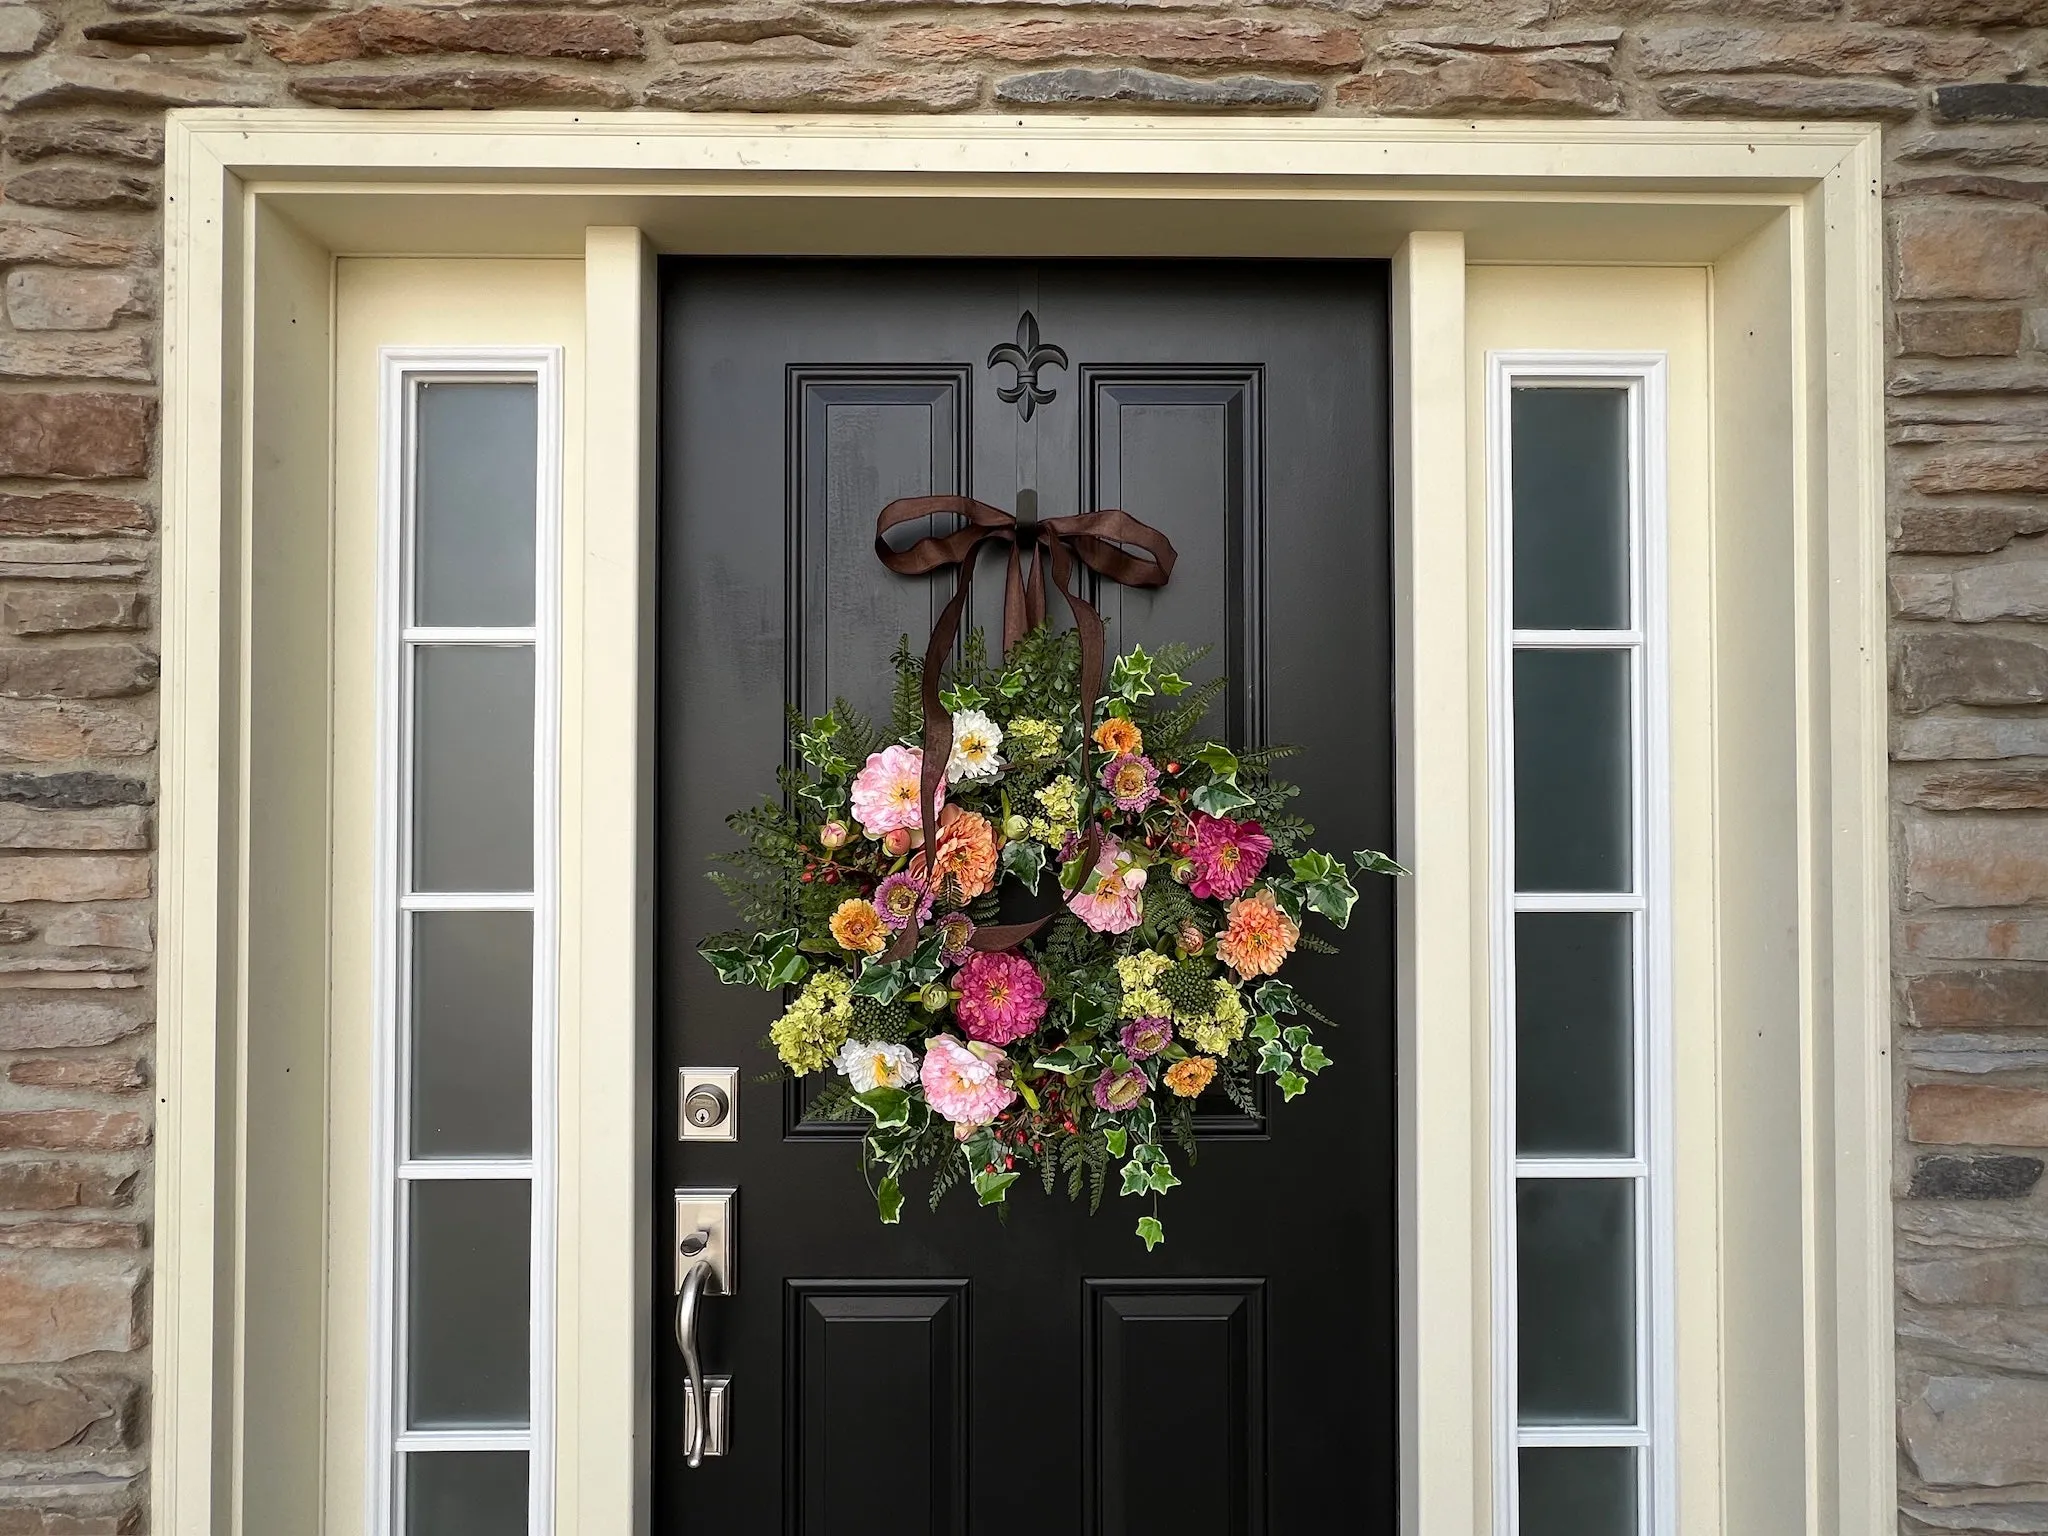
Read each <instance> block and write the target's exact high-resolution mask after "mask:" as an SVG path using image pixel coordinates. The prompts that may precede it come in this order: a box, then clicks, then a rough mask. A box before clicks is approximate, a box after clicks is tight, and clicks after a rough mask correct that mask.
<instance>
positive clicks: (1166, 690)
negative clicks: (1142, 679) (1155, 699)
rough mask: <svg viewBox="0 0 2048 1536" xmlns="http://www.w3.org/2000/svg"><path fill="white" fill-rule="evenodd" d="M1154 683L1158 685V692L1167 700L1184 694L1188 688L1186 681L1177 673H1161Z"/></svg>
mask: <svg viewBox="0 0 2048 1536" xmlns="http://www.w3.org/2000/svg"><path fill="white" fill-rule="evenodd" d="M1154 681H1155V682H1157V683H1158V684H1159V691H1160V692H1161V693H1163V694H1165V695H1166V696H1167V697H1168V698H1172V697H1173V696H1174V695H1175V694H1180V693H1186V692H1187V691H1188V687H1189V684H1188V680H1187V679H1186V678H1184V677H1182V676H1181V675H1180V674H1179V673H1178V672H1162V673H1160V674H1159V676H1158V677H1157V678H1155V679H1154Z"/></svg>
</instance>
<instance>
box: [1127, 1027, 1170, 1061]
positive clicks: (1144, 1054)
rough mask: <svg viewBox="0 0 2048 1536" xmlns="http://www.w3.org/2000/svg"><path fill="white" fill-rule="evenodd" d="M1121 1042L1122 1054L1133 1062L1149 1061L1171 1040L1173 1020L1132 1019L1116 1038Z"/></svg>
mask: <svg viewBox="0 0 2048 1536" xmlns="http://www.w3.org/2000/svg"><path fill="white" fill-rule="evenodd" d="M1117 1038H1118V1039H1119V1040H1120V1041H1122V1042H1123V1048H1124V1054H1125V1055H1126V1056H1128V1057H1130V1058H1131V1060H1133V1061H1150V1060H1151V1059H1152V1058H1153V1057H1154V1056H1157V1055H1158V1054H1159V1053H1160V1052H1161V1051H1163V1050H1165V1049H1166V1047H1167V1045H1168V1044H1169V1043H1170V1042H1171V1041H1172V1039H1173V1020H1171V1019H1161V1018H1144V1019H1133V1020H1131V1022H1130V1023H1128V1024H1126V1025H1125V1026H1124V1027H1123V1032H1122V1033H1121V1034H1120V1035H1118V1036H1117Z"/></svg>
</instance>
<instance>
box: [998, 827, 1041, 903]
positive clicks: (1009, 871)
mask: <svg viewBox="0 0 2048 1536" xmlns="http://www.w3.org/2000/svg"><path fill="white" fill-rule="evenodd" d="M1002 864H1003V873H1004V874H1006V875H1010V876H1013V877H1014V878H1015V879H1017V880H1018V881H1020V882H1021V883H1022V884H1023V886H1024V889H1025V890H1027V891H1029V892H1030V893H1031V894H1032V895H1034V896H1036V895H1037V894H1038V877H1039V876H1040V875H1042V874H1044V873H1045V844H1043V843H1034V842H1032V841H1031V840H1030V839H1029V838H1023V837H1020V838H1017V839H1015V840H1014V841H1012V842H1007V843H1005V844H1003V857H1002Z"/></svg>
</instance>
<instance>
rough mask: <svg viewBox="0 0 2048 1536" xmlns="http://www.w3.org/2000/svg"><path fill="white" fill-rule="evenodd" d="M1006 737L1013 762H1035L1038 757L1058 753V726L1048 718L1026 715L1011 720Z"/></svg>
mask: <svg viewBox="0 0 2048 1536" xmlns="http://www.w3.org/2000/svg"><path fill="white" fill-rule="evenodd" d="M1007 739H1008V741H1009V744H1010V761H1011V762H1013V763H1030V762H1036V761H1038V760H1039V759H1040V758H1047V757H1056V756H1058V755H1059V750H1060V728H1059V727H1058V726H1056V725H1054V724H1053V723H1052V722H1051V721H1050V720H1034V719H1032V718H1031V717H1030V716H1028V715H1027V716H1023V717H1021V718H1019V719H1016V720H1012V721H1011V722H1010V726H1009V731H1008V734H1007Z"/></svg>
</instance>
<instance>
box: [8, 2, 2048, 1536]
mask: <svg viewBox="0 0 2048 1536" xmlns="http://www.w3.org/2000/svg"><path fill="white" fill-rule="evenodd" d="M293 103H298V104H311V105H323V106H341V107H359V108H366V109H374V108H388V107H437V108H479V107H481V108H488V107H513V106H518V107H585V108H588V107H605V108H630V107H635V106H648V107H664V108H678V109H733V108H745V109H756V110H763V111H773V110H783V109H799V108H825V109H834V110H873V111H925V112H967V111H975V110H987V109H994V108H999V107H1030V108H1053V109H1058V108H1074V109H1079V108H1086V109H1114V108H1119V107H1129V108H1133V109H1139V110H1153V111H1156V110H1164V109H1172V108H1191V109H1197V110H1245V111H1269V112H1324V113H1339V114H1343V113H1354V114H1365V113H1381V114H1394V115H1431V116H1466V115H1515V116H1529V115H1544V116H1576V117H1611V116H1620V115H1629V116H1681V117H1715V116H1734V117H1782V118H1862V119H1880V120H1882V121H1883V122H1884V123H1885V124H1886V126H1887V135H1886V138H1887V146H1888V154H1887V177H1888V183H1889V185H1888V194H1889V198H1890V209H1889V221H1888V239H1889V241H1890V248H1889V252H1888V257H1889V266H1888V281H1889V284H1890V291H1891V295H1892V299H1893V304H1892V316H1891V333H1892V338H1891V339H1892V345H1891V363H1890V374H1889V379H1888V395H1889V435H1890V442H1891V444H1892V448H1891V485H1892V503H1891V512H1890V517H1891V533H1892V546H1893V549H1894V550H1895V552H1896V553H1895V556H1894V558H1893V562H1892V571H1891V590H1892V598H1893V604H1894V609H1895V612H1896V615H1897V618H1896V622H1895V625H1894V642H1893V643H1894V648H1895V658H1894V698H1895V704H1896V713H1895V728H1894V756H1895V758H1896V767H1895V769H1894V784H1895V787H1896V829H1897V831H1896V837H1897V843H1896V846H1897V858H1896V871H1897V873H1896V890H1897V902H1898V911H1899V916H1898V922H1897V940H1898V942H1897V964H1898V969H1899V973H1900V974H1899V979H1898V988H1897V1006H1896V1017H1895V1020H1894V1021H1893V1022H1894V1028H1895V1030H1896V1041H1897V1050H1896V1053H1895V1058H1896V1061H1897V1063H1898V1168H1897V1171H1898V1190H1899V1195H1900V1200H1899V1204H1898V1223H1899V1311H1898V1319H1899V1324H1898V1325H1899V1337H1900V1367H1901V1369H1900V1413H1901V1419H1900V1426H1901V1436H1900V1439H1901V1461H1900V1468H1901V1477H1902V1484H1903V1489H1904V1492H1903V1503H1904V1506H1905V1512H1904V1514H1902V1516H1901V1527H1902V1529H1904V1530H1906V1531H1909V1532H1913V1533H1925V1532H1933V1531H1941V1532H1961V1533H1981V1532H2048V1189H2044V1187H2043V1181H2042V1169H2043V1156H2044V1153H2043V1150H2042V1149H2043V1148H2048V628H2044V627H2043V626H2048V539H2044V538H2043V535H2044V534H2048V0H1355V3H1350V4H1346V3H1343V0H1301V3H1297V4H1272V5H1260V4H1255V3H1244V0H1041V3H1036V4H1031V3H1016V4H1011V3H1005V0H952V3H938V4H934V3H921V0H705V3H674V4H607V3H605V0H553V3H552V4H548V3H546V0H543V3H539V4H518V3H507V0H476V3H474V4H471V5H468V6H465V7H461V8H457V7H453V6H445V5H438V4H414V5H370V6H361V5H357V4H355V3H353V0H162V3H151V0H34V3H20V0H0V130H4V146H0V313H4V323H0V1536H14V1533H23V1532H51V1533H55V1532H66V1533H74V1536H86V1533H92V1532H116V1531H120V1532H127V1531H135V1530H140V1529H142V1528H143V1525H144V1522H145V1518H146V1516H145V1512H144V1500H145V1497H146V1487H145V1483H146V1477H147V1470H146V1466H145V1457H144V1454H143V1449H142V1448H143V1447H144V1445H145V1444H146V1414H147V1408H146V1404H145V1402H144V1390H143V1389H144V1384H145V1382H146V1375H147V1372H146V1360H147V1355H146V1351H147V1347H148V1336H149V1327H148V1279H147V1277H148V1250H149V1241H148V1233H147V1230H146V1224H145V1220H144V1218H145V1214H146V1212H147V1210H148V1205H149V1143H150V1124H151V1114H150V1095H149V1084H150V1080H151V1065H152V1063H151V1020H152V1012H151V974H152V973H151V964H152V939H151V935H152V924H151V891H152V886H151V869H152V863H151V847H152V841H153V811H152V802H153V799H154V786H155V782H156V774H155V759H154V749H155V744H156V725H155V721H156V701H155V698H154V696H153V690H154V687H155V683H156V660H155V636H154V629H153V626H154V623H155V614H154V608H153V597H154V591H155V586H156V580H157V544H156V539H155V509H156V500H157V498H156V489H155V478H154V476H155V467H156V458H157V450H156V441H155V430H156V416H157V401H156V380H157V376H158V375H157V368H156V361H155V359H156V344H157V338H156V331H155V317H156V302H157V295H158V291H159V271H158V258H159V252H160V234H159V231H160V219H159V215H160V209H159V204H160V200H161V171H160V164H161V160H162V150H163V141H162V131H161V126H160V119H159V112H160V110H161V109H162V108H164V107H167V106H179V105H199V104H225V105H238V106H267V105H286V104H293Z"/></svg>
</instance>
